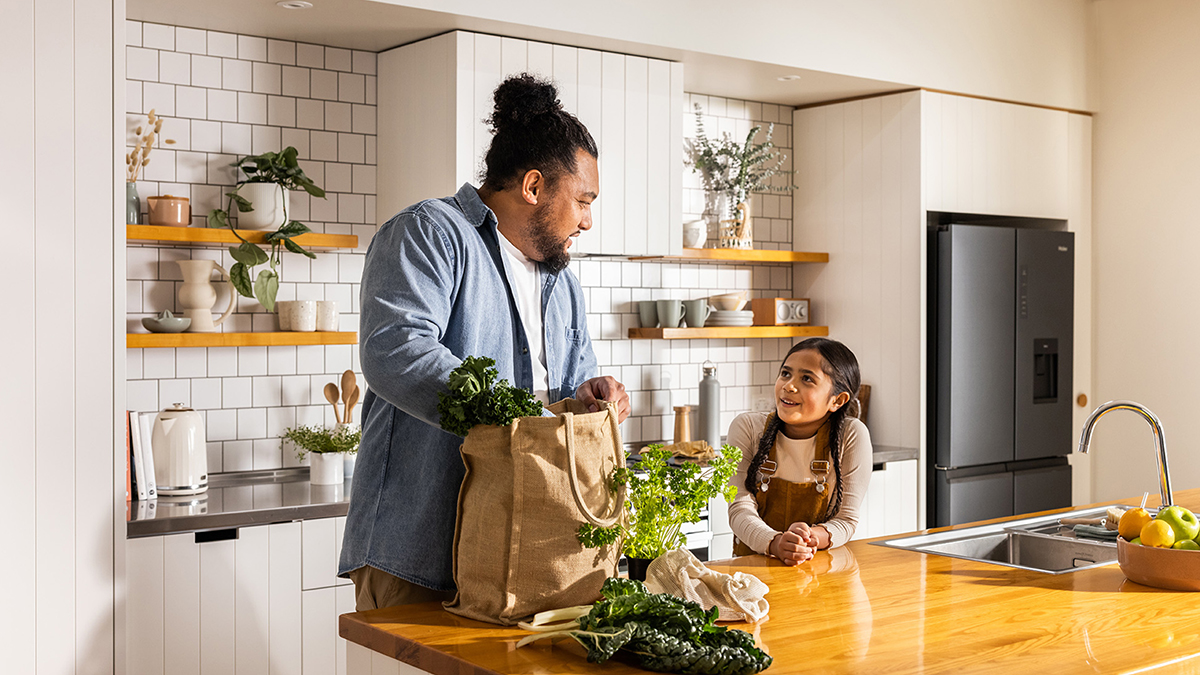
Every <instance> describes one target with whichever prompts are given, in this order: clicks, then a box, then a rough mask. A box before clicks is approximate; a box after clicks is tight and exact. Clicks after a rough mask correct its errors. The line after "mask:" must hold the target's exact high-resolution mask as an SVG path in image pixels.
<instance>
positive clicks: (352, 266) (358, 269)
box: [338, 195, 366, 284]
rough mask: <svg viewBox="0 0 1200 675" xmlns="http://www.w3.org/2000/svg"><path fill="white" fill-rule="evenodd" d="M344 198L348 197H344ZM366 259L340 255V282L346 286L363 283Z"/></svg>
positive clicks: (345, 254) (347, 254) (346, 254)
mask: <svg viewBox="0 0 1200 675" xmlns="http://www.w3.org/2000/svg"><path fill="white" fill-rule="evenodd" d="M342 196H343V197H344V196H346V195H342ZM365 261H366V258H365V257H364V256H361V255H357V254H350V253H339V254H338V281H339V282H341V283H344V284H352V283H358V282H360V281H362V273H363V263H364V262H365Z"/></svg>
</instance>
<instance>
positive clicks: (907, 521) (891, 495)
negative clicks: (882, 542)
mask: <svg viewBox="0 0 1200 675" xmlns="http://www.w3.org/2000/svg"><path fill="white" fill-rule="evenodd" d="M917 510H918V503H917V460H915V459H910V460H905V461H902V462H888V463H887V464H885V465H884V466H883V468H882V469H880V470H878V471H873V472H871V484H870V486H869V487H868V488H867V494H866V496H865V497H864V498H863V502H862V506H861V507H860V508H859V518H858V528H857V529H856V530H855V532H854V539H870V538H872V537H882V536H886V535H889V534H898V533H900V532H912V531H913V530H917V529H919V527H918V525H917Z"/></svg>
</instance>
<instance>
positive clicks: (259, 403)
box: [252, 375, 283, 408]
mask: <svg viewBox="0 0 1200 675" xmlns="http://www.w3.org/2000/svg"><path fill="white" fill-rule="evenodd" d="M252 379H253V384H252V390H253V398H254V403H253V405H254V407H255V408H270V407H276V406H281V405H283V383H282V382H281V380H280V378H279V376H274V375H268V376H263V377H255V378H252Z"/></svg>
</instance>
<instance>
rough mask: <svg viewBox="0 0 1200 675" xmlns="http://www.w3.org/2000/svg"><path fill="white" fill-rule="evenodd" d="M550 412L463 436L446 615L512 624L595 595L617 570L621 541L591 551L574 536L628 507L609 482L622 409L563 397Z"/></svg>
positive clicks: (616, 460)
mask: <svg viewBox="0 0 1200 675" xmlns="http://www.w3.org/2000/svg"><path fill="white" fill-rule="evenodd" d="M549 410H550V411H551V412H552V413H554V414H555V416H554V417H523V418H519V419H517V420H515V421H514V422H513V423H512V424H511V425H509V426H507V427H497V426H490V425H489V426H483V425H481V426H477V427H474V428H473V429H471V432H470V433H469V434H467V438H466V439H465V440H464V441H463V445H462V458H463V463H464V464H466V468H467V473H466V477H465V478H464V479H463V483H462V488H461V489H460V490H459V493H458V520H457V523H456V526H455V531H454V582H455V584H457V586H458V594H457V595H455V597H454V599H453V600H451V601H450V602H447V603H446V604H445V607H446V609H447V610H449V611H450V612H453V613H455V614H458V615H461V616H465V617H468V618H471V619H478V620H480V621H489V622H491V623H499V624H504V625H512V624H515V623H517V622H518V621H521V620H522V619H524V618H526V617H528V616H530V615H532V614H536V613H537V612H541V611H544V610H548V609H558V608H560V607H570V606H573V605H583V604H588V603H591V602H594V601H596V600H597V599H598V598H599V597H600V587H601V586H602V585H603V584H604V580H605V579H607V578H608V577H611V576H616V574H617V559H618V558H619V557H620V550H619V549H618V547H617V546H616V545H609V546H605V547H603V548H600V549H585V548H584V547H583V546H582V545H581V544H580V543H579V540H578V539H576V537H575V534H576V531H577V530H578V529H579V525H580V524H581V523H584V522H587V523H591V524H593V525H596V526H598V527H611V526H612V525H613V524H615V523H616V522H617V520H618V519H619V518H621V516H622V514H623V512H624V509H625V488H624V487H621V488H620V489H619V491H618V492H617V493H616V494H614V493H613V492H612V490H611V489H610V486H609V481H610V477H611V476H612V472H613V470H614V469H615V468H616V467H618V466H623V465H624V462H625V453H624V451H623V449H622V447H621V436H620V433H619V431H618V430H617V409H616V406H615V405H613V404H609V405H608V407H607V409H605V410H602V411H600V412H596V413H589V412H587V408H586V407H585V406H584V405H583V404H582V403H580V402H578V401H576V400H574V399H565V400H563V401H559V402H558V403H555V404H554V405H551V406H549Z"/></svg>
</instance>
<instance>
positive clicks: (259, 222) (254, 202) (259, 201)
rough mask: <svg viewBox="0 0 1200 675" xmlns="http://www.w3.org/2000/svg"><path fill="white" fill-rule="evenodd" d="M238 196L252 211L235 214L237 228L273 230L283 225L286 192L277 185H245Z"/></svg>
mask: <svg viewBox="0 0 1200 675" xmlns="http://www.w3.org/2000/svg"><path fill="white" fill-rule="evenodd" d="M238 195H239V196H240V197H243V198H245V199H246V200H247V201H249V202H250V205H251V206H252V207H254V210H253V211H246V212H245V213H238V214H237V226H238V227H239V228H242V229H246V230H274V229H277V228H279V226H281V225H283V221H284V216H285V213H286V210H285V209H284V200H286V199H287V198H288V194H287V190H285V189H283V186H281V185H279V184H277V183H245V184H244V185H242V186H241V187H239V188H238Z"/></svg>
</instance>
